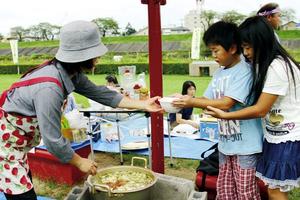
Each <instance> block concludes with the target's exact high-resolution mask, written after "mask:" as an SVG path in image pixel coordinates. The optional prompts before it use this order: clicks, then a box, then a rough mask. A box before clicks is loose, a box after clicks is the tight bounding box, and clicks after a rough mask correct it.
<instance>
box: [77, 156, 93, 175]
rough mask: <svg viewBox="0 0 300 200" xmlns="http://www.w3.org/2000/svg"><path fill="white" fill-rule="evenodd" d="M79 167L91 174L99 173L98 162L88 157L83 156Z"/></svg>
mask: <svg viewBox="0 0 300 200" xmlns="http://www.w3.org/2000/svg"><path fill="white" fill-rule="evenodd" d="M77 167H78V169H79V170H80V171H82V172H84V173H88V174H91V175H96V174H97V163H96V162H95V161H92V160H89V159H87V158H81V161H80V163H79V165H78V166H77Z"/></svg>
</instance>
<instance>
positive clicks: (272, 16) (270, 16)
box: [256, 3, 281, 42]
mask: <svg viewBox="0 0 300 200" xmlns="http://www.w3.org/2000/svg"><path fill="white" fill-rule="evenodd" d="M256 14H257V16H263V17H265V18H266V19H267V20H268V22H269V23H270V25H271V26H272V28H273V29H274V34H275V36H276V39H277V41H278V42H280V38H279V36H278V35H277V33H276V32H275V30H278V29H279V26H280V23H281V20H280V15H281V14H280V9H279V5H278V4H277V3H268V4H266V5H264V6H262V7H261V8H260V9H259V10H258V11H257V13H256Z"/></svg>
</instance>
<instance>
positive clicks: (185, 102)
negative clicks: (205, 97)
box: [172, 95, 193, 108]
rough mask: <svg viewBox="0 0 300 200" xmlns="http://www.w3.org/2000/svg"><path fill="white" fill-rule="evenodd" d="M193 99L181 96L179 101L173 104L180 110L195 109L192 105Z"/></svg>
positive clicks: (176, 100)
mask: <svg viewBox="0 0 300 200" xmlns="http://www.w3.org/2000/svg"><path fill="white" fill-rule="evenodd" d="M192 98H193V97H191V96H188V95H183V96H181V97H180V98H179V99H175V100H174V101H173V102H172V105H173V106H174V107H178V108H188V107H193V106H191V105H192Z"/></svg>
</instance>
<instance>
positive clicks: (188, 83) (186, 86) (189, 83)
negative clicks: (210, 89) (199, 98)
mask: <svg viewBox="0 0 300 200" xmlns="http://www.w3.org/2000/svg"><path fill="white" fill-rule="evenodd" d="M191 86H193V87H194V88H195V89H196V85H195V83H194V82H193V81H185V82H184V83H183V85H182V91H181V94H182V95H186V94H187V91H188V89H189V88H190V87H191Z"/></svg>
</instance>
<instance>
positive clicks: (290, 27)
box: [280, 21, 300, 30]
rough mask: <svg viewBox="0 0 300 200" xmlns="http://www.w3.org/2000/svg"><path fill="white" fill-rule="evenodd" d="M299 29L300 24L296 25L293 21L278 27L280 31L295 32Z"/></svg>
mask: <svg viewBox="0 0 300 200" xmlns="http://www.w3.org/2000/svg"><path fill="white" fill-rule="evenodd" d="M299 28H300V23H296V22H294V21H289V22H287V23H285V24H282V25H281V26H280V29H281V30H296V29H299Z"/></svg>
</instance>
